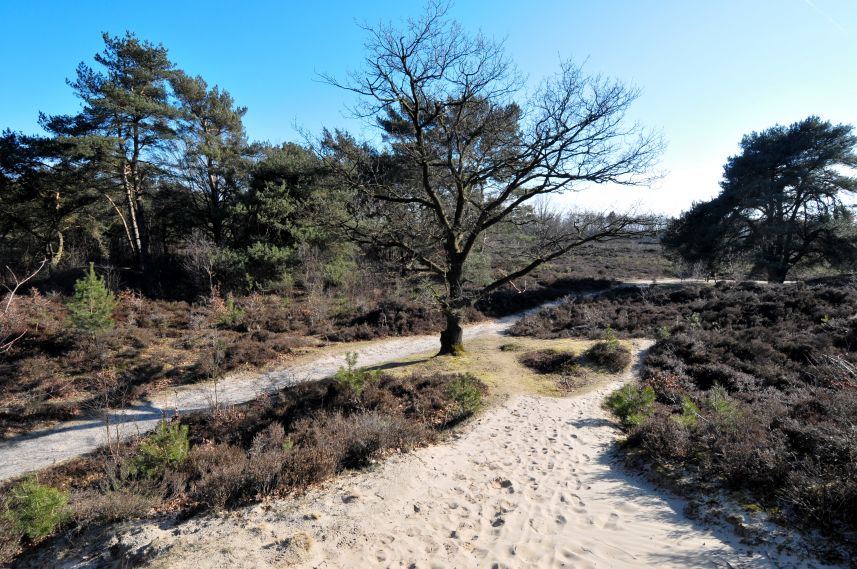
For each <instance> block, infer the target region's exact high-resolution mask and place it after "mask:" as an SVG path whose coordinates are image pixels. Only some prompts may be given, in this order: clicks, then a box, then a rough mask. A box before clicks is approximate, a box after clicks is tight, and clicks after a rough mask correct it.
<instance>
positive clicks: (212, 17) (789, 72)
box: [0, 0, 857, 213]
mask: <svg viewBox="0 0 857 569" xmlns="http://www.w3.org/2000/svg"><path fill="white" fill-rule="evenodd" d="M421 10H422V4H421V3H419V2H386V1H385V2H345V1H342V2H324V1H318V2H315V3H309V2H300V3H298V2H287V1H280V2H261V1H254V0H243V1H241V2H234V1H232V2H219V1H205V2H196V1H178V0H172V1H170V2H163V1H160V0H158V1H154V0H149V1H146V2H139V3H135V4H133V5H127V6H126V5H123V4H117V3H115V2H95V1H84V0H80V1H78V2H70V1H69V2H59V1H55V2H49V1H40V2H21V1H15V0H0V52H2V54H3V74H2V76H0V128H11V129H13V130H21V131H24V132H36V131H37V126H36V118H37V115H38V112H39V111H45V112H47V113H50V114H59V113H70V112H74V111H75V110H77V108H78V103H77V101H76V100H75V99H74V97H73V96H72V94H71V90H70V89H69V88H68V87H67V86H66V85H65V82H64V81H65V79H66V78H69V77H71V76H73V74H74V70H75V67H76V66H77V64H78V63H79V62H81V61H86V62H91V61H92V56H93V54H95V53H96V52H97V51H100V49H101V37H100V33H101V32H102V31H108V32H110V33H112V34H120V33H122V32H124V31H125V30H131V31H134V32H135V33H137V35H139V36H140V37H142V38H145V39H148V40H151V41H153V42H155V43H158V42H160V43H163V44H164V45H165V46H166V47H167V48H168V49H169V51H170V55H171V57H172V59H173V61H175V62H176V64H177V65H178V66H179V67H181V68H183V69H185V70H186V71H188V72H190V73H193V74H200V75H202V76H203V77H205V78H206V80H208V82H209V83H211V84H219V85H220V86H222V87H224V88H226V89H227V90H229V91H230V92H232V94H233V95H234V96H235V98H236V100H237V101H238V102H239V103H240V104H242V105H244V106H247V107H248V108H249V111H248V113H247V117H246V125H247V131H248V133H249V135H250V137H251V138H252V139H257V140H270V141H272V142H283V141H288V140H299V138H300V137H299V135H298V132H297V130H296V127H299V128H302V129H306V130H307V131H309V132H310V133H317V132H318V131H320V129H321V128H322V127H324V126H327V127H344V128H347V129H349V130H353V131H359V129H360V128H361V125H360V124H359V123H356V122H355V121H353V120H351V119H349V118H348V117H347V115H346V106H347V104H349V103H351V102H353V98H352V96H351V95H349V94H348V93H345V92H342V91H339V90H337V89H335V88H333V87H330V86H329V85H326V84H324V83H323V82H321V81H319V78H318V74H319V73H321V72H326V73H331V74H333V75H336V76H344V74H345V73H346V72H347V71H348V70H350V69H354V68H356V67H358V66H359V64H360V60H361V58H362V57H363V50H362V44H363V40H364V32H363V31H362V30H361V29H360V28H359V27H358V25H357V24H358V23H361V22H368V23H376V22H378V21H380V20H385V21H386V20H391V21H396V20H399V19H400V18H402V17H406V16H408V15H417V14H418V13H420V11H421ZM451 15H452V16H453V17H454V18H456V19H458V20H459V21H460V22H461V23H462V24H463V25H464V26H465V28H467V29H470V30H474V31H475V30H481V31H482V32H483V33H484V34H486V35H488V36H491V37H494V38H497V39H505V42H506V47H507V49H508V51H509V53H510V55H511V56H512V58H513V59H514V60H515V62H516V63H517V64H518V66H519V68H520V69H521V71H523V72H524V73H526V74H527V75H528V76H529V77H530V78H531V80H532V81H534V82H535V81H537V80H538V79H539V78H541V77H543V76H544V75H546V74H549V73H552V72H553V71H555V70H556V68H557V62H558V61H559V59H560V58H566V57H572V58H574V59H575V60H576V61H586V67H585V68H586V70H587V71H588V72H590V73H603V74H605V75H610V76H613V77H616V78H619V79H622V80H623V81H626V82H628V83H632V84H634V85H636V86H637V87H639V88H640V89H641V90H642V96H641V97H640V99H639V100H638V101H637V102H636V104H635V105H634V107H633V109H632V113H631V114H632V118H634V119H636V120H638V121H640V122H641V123H643V124H645V125H647V126H650V127H652V128H655V129H658V130H660V131H661V132H662V133H663V135H664V137H665V139H666V141H667V142H668V144H669V147H668V149H667V151H666V153H665V154H664V157H663V160H662V163H661V168H662V169H664V170H665V171H666V176H665V177H664V179H663V180H662V181H661V182H659V183H658V184H657V185H656V186H655V187H653V188H651V189H617V188H609V187H599V188H595V189H591V190H586V191H584V192H581V193H578V194H574V195H571V196H568V197H566V198H564V199H562V200H560V201H559V202H558V203H561V204H562V205H564V206H569V207H573V206H580V207H595V208H615V209H625V208H627V207H629V206H631V205H632V204H635V203H638V204H640V207H642V208H643V209H648V210H653V211H659V212H666V213H678V212H679V211H681V210H682V209H686V208H687V207H688V206H689V205H690V204H691V202H692V201H694V200H701V199H708V198H710V197H712V196H713V195H715V194H716V192H717V190H718V186H717V183H718V180H719V179H720V175H721V172H722V166H723V163H724V162H725V161H726V158H727V157H728V156H729V155H730V154H734V153H736V152H737V150H738V146H737V145H738V142H739V141H740V139H741V136H742V135H743V134H745V133H748V132H751V131H753V130H761V129H764V128H767V127H769V126H772V125H774V124H776V123H791V122H794V121H797V120H800V119H802V118H805V117H806V116H808V115H810V114H817V115H820V116H821V117H823V118H825V119H828V120H831V121H833V122H845V123H849V124H857V65H855V64H857V1H855V0H717V1H707V0H706V1H703V0H675V1H673V0H662V1H657V2H655V1H648V2H643V1H635V0H622V1H620V0H598V1H596V0H590V1H583V0H566V1H560V0H556V1H552V0H530V1H529V2H527V3H524V2H520V1H517V2H516V1H512V0H495V1H494V2H491V3H486V2H477V1H475V0H458V1H457V2H456V3H455V4H454V5H453V7H452V9H451Z"/></svg>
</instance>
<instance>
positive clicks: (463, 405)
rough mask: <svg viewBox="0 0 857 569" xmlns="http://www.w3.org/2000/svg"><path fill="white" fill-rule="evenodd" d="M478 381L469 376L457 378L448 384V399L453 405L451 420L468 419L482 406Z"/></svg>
mask: <svg viewBox="0 0 857 569" xmlns="http://www.w3.org/2000/svg"><path fill="white" fill-rule="evenodd" d="M480 386H481V384H480V382H479V380H478V379H476V378H475V377H473V376H472V375H470V374H463V375H459V376H457V377H456V378H455V379H453V380H452V381H451V382H450V383H449V387H448V390H449V398H450V400H451V401H452V403H453V412H452V420H453V421H455V420H460V419H463V418H465V417H469V416H470V415H472V414H474V413H475V412H476V411H478V410H479V407H480V406H481V405H482V390H481V389H480Z"/></svg>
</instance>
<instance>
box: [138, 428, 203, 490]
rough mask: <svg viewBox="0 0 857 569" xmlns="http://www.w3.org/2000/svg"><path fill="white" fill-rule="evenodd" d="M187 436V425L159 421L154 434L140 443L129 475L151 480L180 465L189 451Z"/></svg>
mask: <svg viewBox="0 0 857 569" xmlns="http://www.w3.org/2000/svg"><path fill="white" fill-rule="evenodd" d="M187 435H188V427H187V425H182V424H181V423H178V422H176V423H168V422H167V421H165V420H164V421H161V422H160V423H159V424H158V429H157V430H156V431H155V433H154V434H152V435H150V436H148V437H146V439H144V440H143V442H141V443H140V447H139V449H137V455H136V456H135V457H134V458H133V459H132V460H131V464H130V465H129V466H130V471H131V473H132V474H136V473H140V474H142V475H144V476H146V477H149V478H151V477H154V476H159V475H161V474H163V472H164V470H165V469H166V468H167V467H172V468H174V467H176V466H179V465H180V464H182V463H183V462H184V461H185V460H186V459H187V456H188V451H189V450H190V443H189V442H188V436H187Z"/></svg>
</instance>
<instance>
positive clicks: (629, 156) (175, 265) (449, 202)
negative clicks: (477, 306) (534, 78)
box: [0, 3, 662, 353]
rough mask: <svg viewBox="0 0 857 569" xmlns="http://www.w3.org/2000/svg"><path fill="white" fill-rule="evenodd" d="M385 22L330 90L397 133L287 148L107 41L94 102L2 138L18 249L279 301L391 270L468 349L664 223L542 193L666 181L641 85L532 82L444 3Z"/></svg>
mask: <svg viewBox="0 0 857 569" xmlns="http://www.w3.org/2000/svg"><path fill="white" fill-rule="evenodd" d="M367 32H368V39H367V41H366V44H365V49H366V54H367V55H366V58H365V65H364V66H363V68H362V69H359V70H356V71H354V72H353V73H352V74H351V75H350V76H349V77H348V78H347V79H343V80H339V79H337V78H334V77H327V80H328V81H329V82H330V83H331V84H332V85H334V86H336V87H340V88H344V89H347V90H348V91H350V92H352V93H354V94H356V95H357V96H358V98H359V99H360V101H361V103H360V106H359V108H358V113H359V114H360V115H361V116H363V117H367V118H370V119H371V120H372V121H373V122H374V124H375V125H376V126H377V128H378V129H379V134H380V137H379V139H375V140H368V141H361V140H358V139H357V138H355V137H354V136H352V135H351V134H349V133H347V132H344V131H342V130H338V129H331V130H325V131H324V132H323V133H322V135H321V136H320V137H319V139H318V140H317V141H316V142H315V143H313V144H307V145H298V144H292V143H289V144H284V145H281V146H273V145H270V144H265V143H258V142H250V141H248V139H247V135H246V132H245V129H244V126H243V122H242V119H243V116H244V114H245V112H246V109H245V108H243V107H241V106H239V105H238V104H237V103H236V102H235V101H234V100H233V98H232V96H231V95H230V94H229V93H228V92H227V91H226V90H224V89H221V88H220V87H218V86H214V87H211V86H209V85H208V83H207V82H206V81H205V80H204V79H203V78H201V77H198V76H192V75H190V74H188V73H187V72H185V71H183V70H181V69H180V68H178V67H177V66H176V65H175V64H174V63H173V62H172V61H171V60H170V59H169V56H168V53H167V50H166V48H164V47H163V46H161V45H154V44H152V43H150V42H147V41H143V40H140V39H139V38H137V37H136V36H135V35H134V34H132V33H126V34H125V35H124V36H119V37H114V36H110V35H109V34H104V36H103V39H104V50H103V51H102V52H101V53H99V54H97V55H96V56H95V65H94V66H90V65H87V64H81V65H80V66H79V67H78V69H77V72H76V75H75V78H74V79H72V80H70V81H69V82H68V84H69V86H70V88H71V89H72V90H73V91H74V93H75V95H76V96H77V98H78V99H79V100H80V102H81V105H82V110H81V111H80V112H79V113H77V114H74V115H46V114H42V115H40V118H39V123H40V125H41V126H42V128H43V129H44V130H45V132H46V133H47V134H46V135H44V136H26V135H23V134H20V133H13V132H8V131H7V132H5V133H4V134H3V136H2V139H0V144H2V163H0V236H2V246H0V256H2V257H3V260H11V261H13V262H14V263H15V264H16V265H21V264H26V263H27V262H28V261H37V260H38V259H41V258H47V259H48V260H49V262H48V264H49V265H50V267H51V270H52V271H56V270H58V269H61V268H62V267H63V266H64V264H65V266H72V267H83V266H86V264H87V263H88V262H90V261H93V260H94V261H104V262H106V263H109V264H110V265H112V266H119V267H125V268H126V270H125V272H124V277H125V279H126V280H128V281H129V282H130V281H132V280H134V279H136V281H135V282H133V283H131V284H132V285H133V286H136V287H137V288H141V289H142V290H144V291H146V292H149V293H150V294H165V292H166V291H168V290H175V289H181V288H184V287H187V285H188V282H189V281H190V280H193V279H188V278H186V277H187V276H188V272H190V274H191V275H192V276H193V277H194V279H195V280H196V281H197V282H196V285H197V287H198V288H205V287H208V288H209V290H210V291H212V292H213V291H215V290H216V287H225V288H228V289H229V290H241V291H248V290H263V291H265V290H268V291H270V290H276V289H277V288H278V287H283V286H289V284H290V281H291V279H292V275H293V273H294V272H295V271H296V270H302V269H303V268H305V267H307V266H309V265H313V266H314V267H316V268H317V270H316V274H317V275H318V277H319V278H320V279H321V280H323V281H325V283H328V284H330V283H332V284H335V283H336V282H337V281H338V280H341V279H344V278H347V277H348V274H349V273H350V272H351V269H353V268H354V264H355V263H356V262H358V261H359V262H368V261H371V262H373V263H377V264H378V266H379V267H382V268H383V270H385V271H389V272H397V273H401V274H405V275H416V276H417V277H419V278H420V279H422V281H423V282H425V283H427V284H428V287H429V289H430V291H431V293H432V295H433V296H434V297H435V298H436V299H437V301H438V302H437V306H438V307H439V308H440V309H441V310H442V311H443V314H444V315H445V317H446V322H447V327H446V330H445V332H444V334H443V335H442V336H441V339H442V346H443V347H442V352H444V353H451V352H454V351H456V349H457V347H459V346H460V344H461V340H462V329H461V325H460V324H461V320H462V317H463V312H464V310H465V309H466V308H467V307H468V306H470V305H472V304H473V303H474V302H476V301H477V300H479V299H480V298H482V297H484V296H485V295H488V294H490V293H491V292H493V291H495V290H497V289H499V288H501V287H503V286H505V285H507V284H509V283H512V282H513V281H514V280H515V279H518V278H521V277H523V276H525V275H527V274H529V273H530V272H532V271H533V270H535V269H537V268H538V267H540V266H542V265H544V264H545V263H549V262H550V261H552V260H553V259H556V258H557V257H559V256H561V255H564V254H567V253H569V252H570V251H572V250H573V249H574V248H576V247H580V246H583V245H586V244H588V243H592V242H596V241H604V240H610V239H618V238H625V237H628V236H633V235H641V234H651V233H652V231H653V230H654V228H655V226H656V224H657V220H655V219H654V218H652V217H648V216H636V215H632V214H627V213H626V214H621V213H616V212H611V213H610V214H591V213H581V212H571V213H558V212H555V211H552V210H551V209H550V208H549V207H547V206H546V204H545V202H543V201H540V200H543V199H544V198H545V197H546V196H550V195H552V194H557V193H562V192H568V191H575V190H578V189H580V188H581V187H583V186H582V185H583V184H601V183H619V184H626V185H643V184H646V183H648V182H649V181H650V180H651V179H652V175H651V171H652V168H653V166H654V164H655V162H656V160H657V158H658V156H659V154H660V152H661V149H662V142H661V139H660V137H659V136H658V135H656V134H654V133H652V132H650V131H647V130H645V129H643V128H641V127H640V126H639V125H637V124H635V123H632V122H629V121H627V120H626V112H627V109H628V108H629V107H630V105H631V104H632V103H633V102H634V100H635V99H636V98H637V97H638V95H639V92H638V91H637V90H636V89H635V88H632V87H629V86H627V85H625V84H623V83H622V82H620V81H617V80H613V79H609V78H605V77H601V76H590V75H587V74H586V73H584V71H583V68H582V67H581V66H579V65H576V64H574V63H573V62H571V61H565V62H562V63H561V65H560V67H559V70H558V71H557V73H556V74H554V75H553V76H550V77H547V78H545V79H544V80H543V81H542V82H541V83H540V85H539V86H538V87H537V88H536V89H534V90H533V91H532V92H528V91H527V90H525V89H524V87H525V81H524V80H523V78H522V76H521V75H520V74H519V73H518V72H517V71H516V69H515V67H514V65H513V64H512V62H511V61H510V59H509V58H508V55H507V54H506V53H505V50H504V49H503V46H502V44H498V43H496V42H493V41H491V40H489V39H487V38H485V37H483V36H482V35H480V34H476V35H473V34H469V33H467V32H465V31H464V30H463V29H462V28H461V27H460V26H459V25H458V24H457V23H456V22H454V21H452V20H450V19H449V18H448V17H447V15H446V8H445V7H444V6H442V5H440V4H436V3H434V4H429V5H428V6H427V8H426V10H425V12H424V13H423V15H422V16H421V17H419V18H416V19H412V20H408V21H407V22H406V23H405V24H404V25H402V26H401V27H399V28H396V27H393V26H387V25H380V26H377V27H375V28H369V29H368V30H367ZM188 269H191V270H190V271H188ZM182 270H184V272H182Z"/></svg>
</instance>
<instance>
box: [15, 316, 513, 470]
mask: <svg viewBox="0 0 857 569" xmlns="http://www.w3.org/2000/svg"><path fill="white" fill-rule="evenodd" d="M520 316H522V315H514V316H509V317H505V318H500V319H497V320H491V321H487V322H480V323H478V324H474V325H471V326H467V327H465V332H464V337H465V338H466V339H472V338H479V337H485V336H490V335H499V334H501V333H503V332H504V331H505V330H506V329H508V328H509V327H510V326H511V325H512V324H513V323H514V322H515V321H516V320H518V318H520ZM439 347H440V343H439V340H438V337H437V336H436V335H435V336H410V337H404V338H390V339H385V340H378V341H373V342H363V343H358V344H355V345H343V346H336V347H334V348H332V349H330V350H326V351H324V352H322V353H321V355H319V354H315V355H314V356H312V358H311V359H305V361H298V362H296V363H295V364H292V365H289V366H287V367H284V368H282V369H278V370H275V371H271V372H268V373H264V374H256V375H252V376H249V377H232V378H227V379H224V380H222V381H220V382H218V383H217V384H216V385H215V384H213V383H201V384H195V385H191V386H184V387H182V388H179V389H176V390H174V391H170V392H168V393H161V394H159V395H156V396H154V397H152V398H151V399H149V400H147V401H144V402H142V403H140V404H138V405H133V406H131V407H128V408H124V409H113V410H110V412H109V415H108V416H109V423H110V425H111V428H110V438H111V440H116V437H117V436H118V437H120V438H123V439H124V438H128V437H130V436H133V435H135V434H138V433H145V432H147V431H151V430H152V429H154V428H155V427H156V426H157V424H158V421H160V420H161V419H162V418H163V417H164V416H171V415H172V414H174V413H175V412H176V411H178V412H179V413H181V412H188V411H194V410H199V409H205V408H209V407H210V406H211V405H212V404H213V403H214V402H215V401H216V402H217V403H218V404H221V405H233V404H237V403H244V402H245V401H250V400H252V399H254V398H256V397H258V396H259V395H261V394H263V393H265V392H270V391H275V390H278V389H282V388H283V387H286V386H288V385H293V384H295V383H300V382H304V381H313V380H319V379H323V378H325V377H329V376H330V375H332V374H334V373H335V372H336V370H337V369H339V368H340V367H341V366H343V365H344V364H345V359H344V354H345V352H346V351H353V352H356V353H357V354H358V364H359V365H360V366H374V365H378V364H381V363H384V362H387V361H390V360H394V359H400V358H405V357H408V356H411V355H414V354H419V353H423V352H430V351H432V350H436V349H438V348H439ZM106 442H107V429H106V427H105V421H104V418H103V417H93V418H89V419H82V420H77V421H68V422H64V423H60V424H59V425H55V426H52V427H48V428H45V429H40V430H36V431H34V432H32V433H27V434H26V435H21V436H19V437H14V438H11V439H8V440H5V441H2V442H0V481H2V480H7V479H9V478H13V477H16V476H19V475H21V474H24V473H27V472H31V471H34V470H39V469H41V468H45V467H48V466H51V465H53V464H56V463H58V462H62V461H64V460H68V459H70V458H74V457H77V456H80V455H82V454H86V453H88V452H91V451H93V450H95V449H96V448H98V447H100V446H103V445H104V444H105V443H106Z"/></svg>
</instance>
